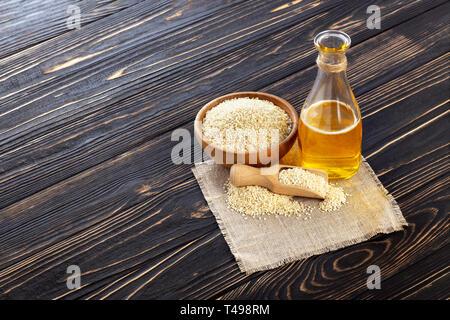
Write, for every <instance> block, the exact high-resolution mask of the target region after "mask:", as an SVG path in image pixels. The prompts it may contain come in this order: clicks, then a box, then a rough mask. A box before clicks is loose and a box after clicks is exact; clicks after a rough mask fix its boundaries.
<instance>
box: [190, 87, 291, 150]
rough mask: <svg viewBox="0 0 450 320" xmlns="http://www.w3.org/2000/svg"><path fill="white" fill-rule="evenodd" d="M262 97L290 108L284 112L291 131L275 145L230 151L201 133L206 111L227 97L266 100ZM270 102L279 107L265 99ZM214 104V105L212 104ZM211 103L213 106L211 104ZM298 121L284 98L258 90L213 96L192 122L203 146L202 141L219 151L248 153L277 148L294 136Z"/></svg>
mask: <svg viewBox="0 0 450 320" xmlns="http://www.w3.org/2000/svg"><path fill="white" fill-rule="evenodd" d="M263 97H269V98H271V99H272V100H275V101H277V102H279V103H280V104H282V105H284V106H285V107H286V108H287V109H289V110H290V112H286V110H284V109H283V108H282V109H283V111H285V112H286V113H287V115H288V116H289V118H290V119H291V121H292V128H291V131H290V132H289V134H288V135H287V136H286V138H284V139H283V140H282V141H281V142H280V143H278V144H277V145H275V146H274V147H271V148H267V149H261V150H256V151H232V150H227V149H224V148H221V147H219V146H217V145H216V144H214V143H212V142H211V141H209V140H208V139H206V137H205V135H204V134H203V118H204V117H205V115H206V112H207V111H209V110H210V109H212V108H214V107H215V106H217V105H218V104H219V103H221V102H223V101H225V100H229V99H233V98H259V99H261V100H267V99H264V98H263ZM267 101H270V102H272V103H273V104H275V105H276V106H277V107H279V108H281V107H280V105H278V104H276V103H275V102H273V101H271V100H267ZM213 104H215V105H213ZM212 105H213V106H212ZM201 114H203V117H202V118H201V119H200V115H201ZM291 115H293V118H292V117H291ZM298 122H299V117H298V113H297V110H295V108H294V107H293V106H292V105H291V104H290V103H289V102H288V101H286V100H285V99H283V98H281V97H279V96H276V95H274V94H271V93H267V92H260V91H239V92H232V93H228V94H225V95H222V96H220V97H217V98H214V99H213V100H211V101H209V102H208V103H206V104H205V105H204V106H203V107H202V108H201V109H200V110H199V111H198V112H197V115H196V116H195V122H194V133H196V134H197V135H198V136H197V138H198V140H200V141H199V142H200V143H201V145H202V148H203V143H205V144H206V145H207V146H212V148H214V149H216V150H218V151H220V152H225V153H234V154H236V155H245V156H247V155H250V154H255V153H256V154H258V153H261V152H267V151H268V150H270V151H271V152H272V151H273V150H276V149H277V148H280V146H281V145H283V144H287V143H288V142H289V141H290V140H291V139H293V138H294V136H295V135H297V131H298Z"/></svg>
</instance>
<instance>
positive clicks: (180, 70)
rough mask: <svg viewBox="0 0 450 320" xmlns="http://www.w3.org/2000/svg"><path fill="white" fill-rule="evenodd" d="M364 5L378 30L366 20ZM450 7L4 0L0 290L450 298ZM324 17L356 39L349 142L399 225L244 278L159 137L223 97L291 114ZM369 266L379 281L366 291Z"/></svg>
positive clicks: (0, 16)
mask: <svg viewBox="0 0 450 320" xmlns="http://www.w3.org/2000/svg"><path fill="white" fill-rule="evenodd" d="M71 4H72V5H73V4H75V5H78V6H80V9H81V29H79V30H77V29H73V30H72V29H68V27H67V23H66V22H67V19H68V15H67V8H68V5H71ZM372 4H376V5H379V6H380V8H381V29H369V28H368V27H367V25H366V20H367V18H368V17H369V15H370V14H368V13H367V12H366V9H367V7H368V6H369V5H372ZM449 12H450V4H449V3H448V2H446V1H443V0H442V1H441V0H423V1H394V0H392V1H375V2H374V1H373V0H370V1H337V0H330V1H308V0H304V1H288V0H282V1H262V0H261V1H219V0H214V1H212V0H203V1H153V0H147V1H144V0H129V1H127V0H121V1H107V0H101V1H100V0H98V1H94V0H91V1H83V2H79V1H73V0H59V1H53V0H46V1H41V0H29V1H18V0H17V1H14V0H8V1H2V2H1V3H0V48H1V50H0V68H1V69H0V70H1V73H0V297H1V298H3V299H19V298H20V299H22V298H27V299H30V298H38V299H49V298H51V299H76V298H80V299H118V298H120V299H154V298H159V299H243V298H249V299H258V298H264V299H325V298H333V299H373V298H376V299H384V298H393V299H403V298H405V299H423V298H432V299H434V298H440V299H445V298H447V299H448V298H449V297H450V292H449V284H450V277H449V264H448V262H449V258H450V251H449V245H448V238H449V232H448V231H449V220H448V212H449V206H448V204H449V197H448V196H449V194H448V190H447V184H448V181H449V175H448V167H449V163H448V154H449V152H448V151H449V143H448V138H449V135H448V128H449V116H448V101H449V92H450V84H449V79H448V61H449V53H448V51H449V25H448V22H449V14H448V13H449ZM330 28H333V29H341V30H343V31H345V32H347V33H348V34H349V35H350V36H351V37H352V41H353V43H352V47H351V49H350V50H349V51H348V59H349V70H348V73H349V80H350V83H351V86H352V88H353V90H354V93H355V95H356V98H357V100H358V102H359V104H360V107H361V112H362V115H363V126H364V127H363V132H364V141H363V154H364V156H365V157H366V159H367V160H368V162H369V163H370V164H371V166H372V167H373V168H374V170H375V172H376V173H377V175H378V177H379V179H380V180H381V181H382V182H383V184H384V185H385V187H386V188H387V189H388V190H389V191H390V192H391V193H392V194H393V196H394V197H395V198H396V199H397V201H398V202H399V204H400V207H401V209H402V211H403V214H404V215H405V217H406V219H407V221H408V223H409V226H408V227H407V228H405V229H404V231H401V232H395V233H392V234H389V235H379V236H377V237H375V238H373V239H372V240H370V241H367V242H364V243H361V244H358V245H353V246H351V247H347V248H345V249H342V250H338V251H334V252H330V253H327V254H322V255H319V256H314V257H311V258H309V259H305V260H301V261H298V262H295V263H290V264H287V265H285V266H283V267H280V268H277V269H274V270H271V271H267V272H259V273H255V274H252V275H250V276H247V275H245V274H243V273H241V272H239V269H238V267H237V265H236V262H235V260H234V258H233V256H232V254H231V252H230V251H229V248H228V246H227V244H226V243H225V240H224V238H223V236H222V235H221V233H220V231H219V228H218V226H217V223H216V221H215V219H214V217H213V215H212V214H211V212H210V211H209V208H208V206H207V204H206V202H205V200H204V198H203V195H202V193H201V191H200V189H199V187H198V185H197V182H196V180H195V179H194V176H193V174H192V172H191V170H190V169H191V167H192V165H186V164H185V165H174V164H173V163H172V162H171V157H170V155H171V150H172V147H173V146H174V145H175V144H176V143H177V142H173V141H171V133H172V132H173V130H174V129H176V128H186V129H188V130H190V131H191V132H192V128H193V120H194V117H195V114H196V112H197V111H198V110H199V108H200V107H201V106H202V105H204V104H205V103H206V102H207V101H209V100H211V99H212V98H214V97H217V96H219V95H222V94H225V93H229V92H234V91H264V92H270V93H273V94H276V95H279V96H281V97H283V98H285V99H287V100H288V101H289V102H291V103H292V104H293V105H294V106H295V107H296V108H297V110H298V111H299V110H300V108H301V106H302V103H303V101H304V99H305V96H306V95H307V93H308V92H309V90H310V88H311V85H312V81H313V80H314V77H315V73H316V65H315V58H316V55H317V52H316V51H315V49H314V48H313V45H312V39H313V37H314V35H315V34H317V33H318V32H320V31H322V30H325V29H330ZM372 264H375V265H378V266H380V268H381V275H382V279H381V280H382V281H381V287H382V288H381V290H368V289H367V287H366V280H367V276H368V275H367V274H366V268H367V267H368V266H369V265H372ZM70 265H78V266H79V267H80V269H81V272H82V276H81V288H80V289H78V290H68V288H67V287H66V279H67V277H68V274H67V267H68V266H70Z"/></svg>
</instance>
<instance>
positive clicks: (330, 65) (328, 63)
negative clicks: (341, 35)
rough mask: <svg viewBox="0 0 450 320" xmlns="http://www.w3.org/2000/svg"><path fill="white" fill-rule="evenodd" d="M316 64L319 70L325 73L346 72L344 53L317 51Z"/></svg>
mask: <svg viewBox="0 0 450 320" xmlns="http://www.w3.org/2000/svg"><path fill="white" fill-rule="evenodd" d="M316 63H317V65H318V66H319V68H320V69H321V70H323V71H325V72H327V73H338V72H342V71H346V70H347V57H346V56H345V54H344V53H337V52H323V51H319V55H318V56H317V60H316Z"/></svg>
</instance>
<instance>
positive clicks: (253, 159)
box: [194, 91, 298, 167]
mask: <svg viewBox="0 0 450 320" xmlns="http://www.w3.org/2000/svg"><path fill="white" fill-rule="evenodd" d="M233 98H258V99H261V100H268V101H270V102H272V103H273V104H275V105H277V106H278V107H280V108H281V109H283V110H284V111H286V113H287V114H288V116H289V117H290V118H291V120H292V130H291V132H290V133H289V135H288V136H287V137H286V138H285V139H284V140H283V141H281V143H280V144H279V145H277V146H273V147H272V148H270V149H268V150H260V151H254V152H233V151H227V150H224V149H222V148H220V147H218V146H216V145H214V144H212V143H211V142H210V141H208V140H207V139H206V137H205V136H204V135H203V118H204V117H205V115H206V112H207V111H208V110H210V109H212V108H214V107H215V106H217V105H218V104H219V103H221V102H222V101H224V100H229V99H233ZM297 129H298V115H297V111H296V110H295V109H294V107H292V105H291V104H290V103H289V102H287V101H286V100H284V99H282V98H280V97H277V96H275V95H273V94H270V93H264V92H251V91H249V92H235V93H230V94H227V95H224V96H221V97H219V98H216V99H214V100H212V101H210V102H209V103H207V104H206V105H205V106H204V107H203V108H201V109H200V111H199V112H198V113H197V116H196V117H195V123H194V135H195V137H196V139H197V141H198V142H199V143H200V145H201V146H202V149H203V150H204V151H205V153H206V154H207V155H208V156H210V157H211V158H212V159H214V160H215V161H216V162H217V163H220V164H223V165H225V166H227V167H230V166H231V165H233V164H235V163H241V164H248V165H253V166H257V167H261V166H269V165H271V164H272V163H274V161H276V162H278V161H279V159H281V158H282V157H283V156H284V155H285V154H286V153H287V152H288V151H289V150H290V149H291V147H292V145H293V144H294V142H295V140H296V138H297ZM276 152H278V156H277V155H276ZM268 158H270V159H268ZM268 160H270V162H268Z"/></svg>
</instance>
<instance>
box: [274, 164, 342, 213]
mask: <svg viewBox="0 0 450 320" xmlns="http://www.w3.org/2000/svg"><path fill="white" fill-rule="evenodd" d="M278 179H279V180H280V182H281V183H284V184H288V185H296V186H300V187H304V188H307V189H310V190H311V191H314V192H316V193H318V194H320V195H322V196H323V197H324V200H323V201H322V202H320V203H319V208H320V210H322V211H336V210H338V209H339V208H340V207H341V206H342V205H343V204H344V203H345V202H346V201H347V196H346V194H345V192H344V189H342V188H341V187H337V186H334V185H332V184H329V183H328V182H327V181H326V180H325V179H324V178H323V177H322V176H319V175H317V174H314V173H312V172H310V171H306V170H304V169H302V168H289V169H284V170H281V171H280V173H279V175H278Z"/></svg>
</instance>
